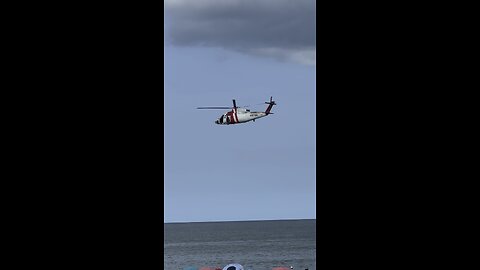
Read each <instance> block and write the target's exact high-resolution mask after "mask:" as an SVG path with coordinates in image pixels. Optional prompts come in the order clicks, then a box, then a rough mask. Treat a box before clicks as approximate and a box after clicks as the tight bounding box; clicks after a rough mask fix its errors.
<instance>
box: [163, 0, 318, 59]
mask: <svg viewBox="0 0 480 270" xmlns="http://www.w3.org/2000/svg"><path fill="white" fill-rule="evenodd" d="M165 14H166V17H167V18H169V23H168V25H167V27H168V33H170V35H169V37H167V41H169V42H171V43H172V44H173V45H178V46H214V47H222V48H226V49H232V50H236V51H240V52H244V53H249V54H253V55H260V56H269V57H275V58H278V59H282V60H288V61H294V62H299V63H302V64H307V65H315V63H316V60H315V57H316V49H315V48H316V17H315V16H316V13H315V0H166V1H165Z"/></svg>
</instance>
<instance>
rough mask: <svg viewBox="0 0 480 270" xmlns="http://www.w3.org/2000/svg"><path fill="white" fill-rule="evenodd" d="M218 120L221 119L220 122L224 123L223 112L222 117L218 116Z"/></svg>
mask: <svg viewBox="0 0 480 270" xmlns="http://www.w3.org/2000/svg"><path fill="white" fill-rule="evenodd" d="M218 120H220V124H223V114H222V116H220V118H218Z"/></svg>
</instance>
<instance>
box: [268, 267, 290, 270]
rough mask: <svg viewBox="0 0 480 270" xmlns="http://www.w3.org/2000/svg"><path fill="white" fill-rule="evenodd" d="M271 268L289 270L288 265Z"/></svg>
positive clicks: (273, 269)
mask: <svg viewBox="0 0 480 270" xmlns="http://www.w3.org/2000/svg"><path fill="white" fill-rule="evenodd" d="M272 270H290V268H288V267H274V268H272Z"/></svg>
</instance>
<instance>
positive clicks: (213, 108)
mask: <svg viewBox="0 0 480 270" xmlns="http://www.w3.org/2000/svg"><path fill="white" fill-rule="evenodd" d="M231 108H232V107H197V109H209V110H220V109H222V110H225V109H231Z"/></svg>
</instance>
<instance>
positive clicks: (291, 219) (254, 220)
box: [163, 218, 317, 224]
mask: <svg viewBox="0 0 480 270" xmlns="http://www.w3.org/2000/svg"><path fill="white" fill-rule="evenodd" d="M301 220H317V219H316V218H286V219H246V220H211V221H169V222H165V221H164V222H163V224H180V223H182V224H183V223H220V222H256V221H258V222H260V221H301Z"/></svg>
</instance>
